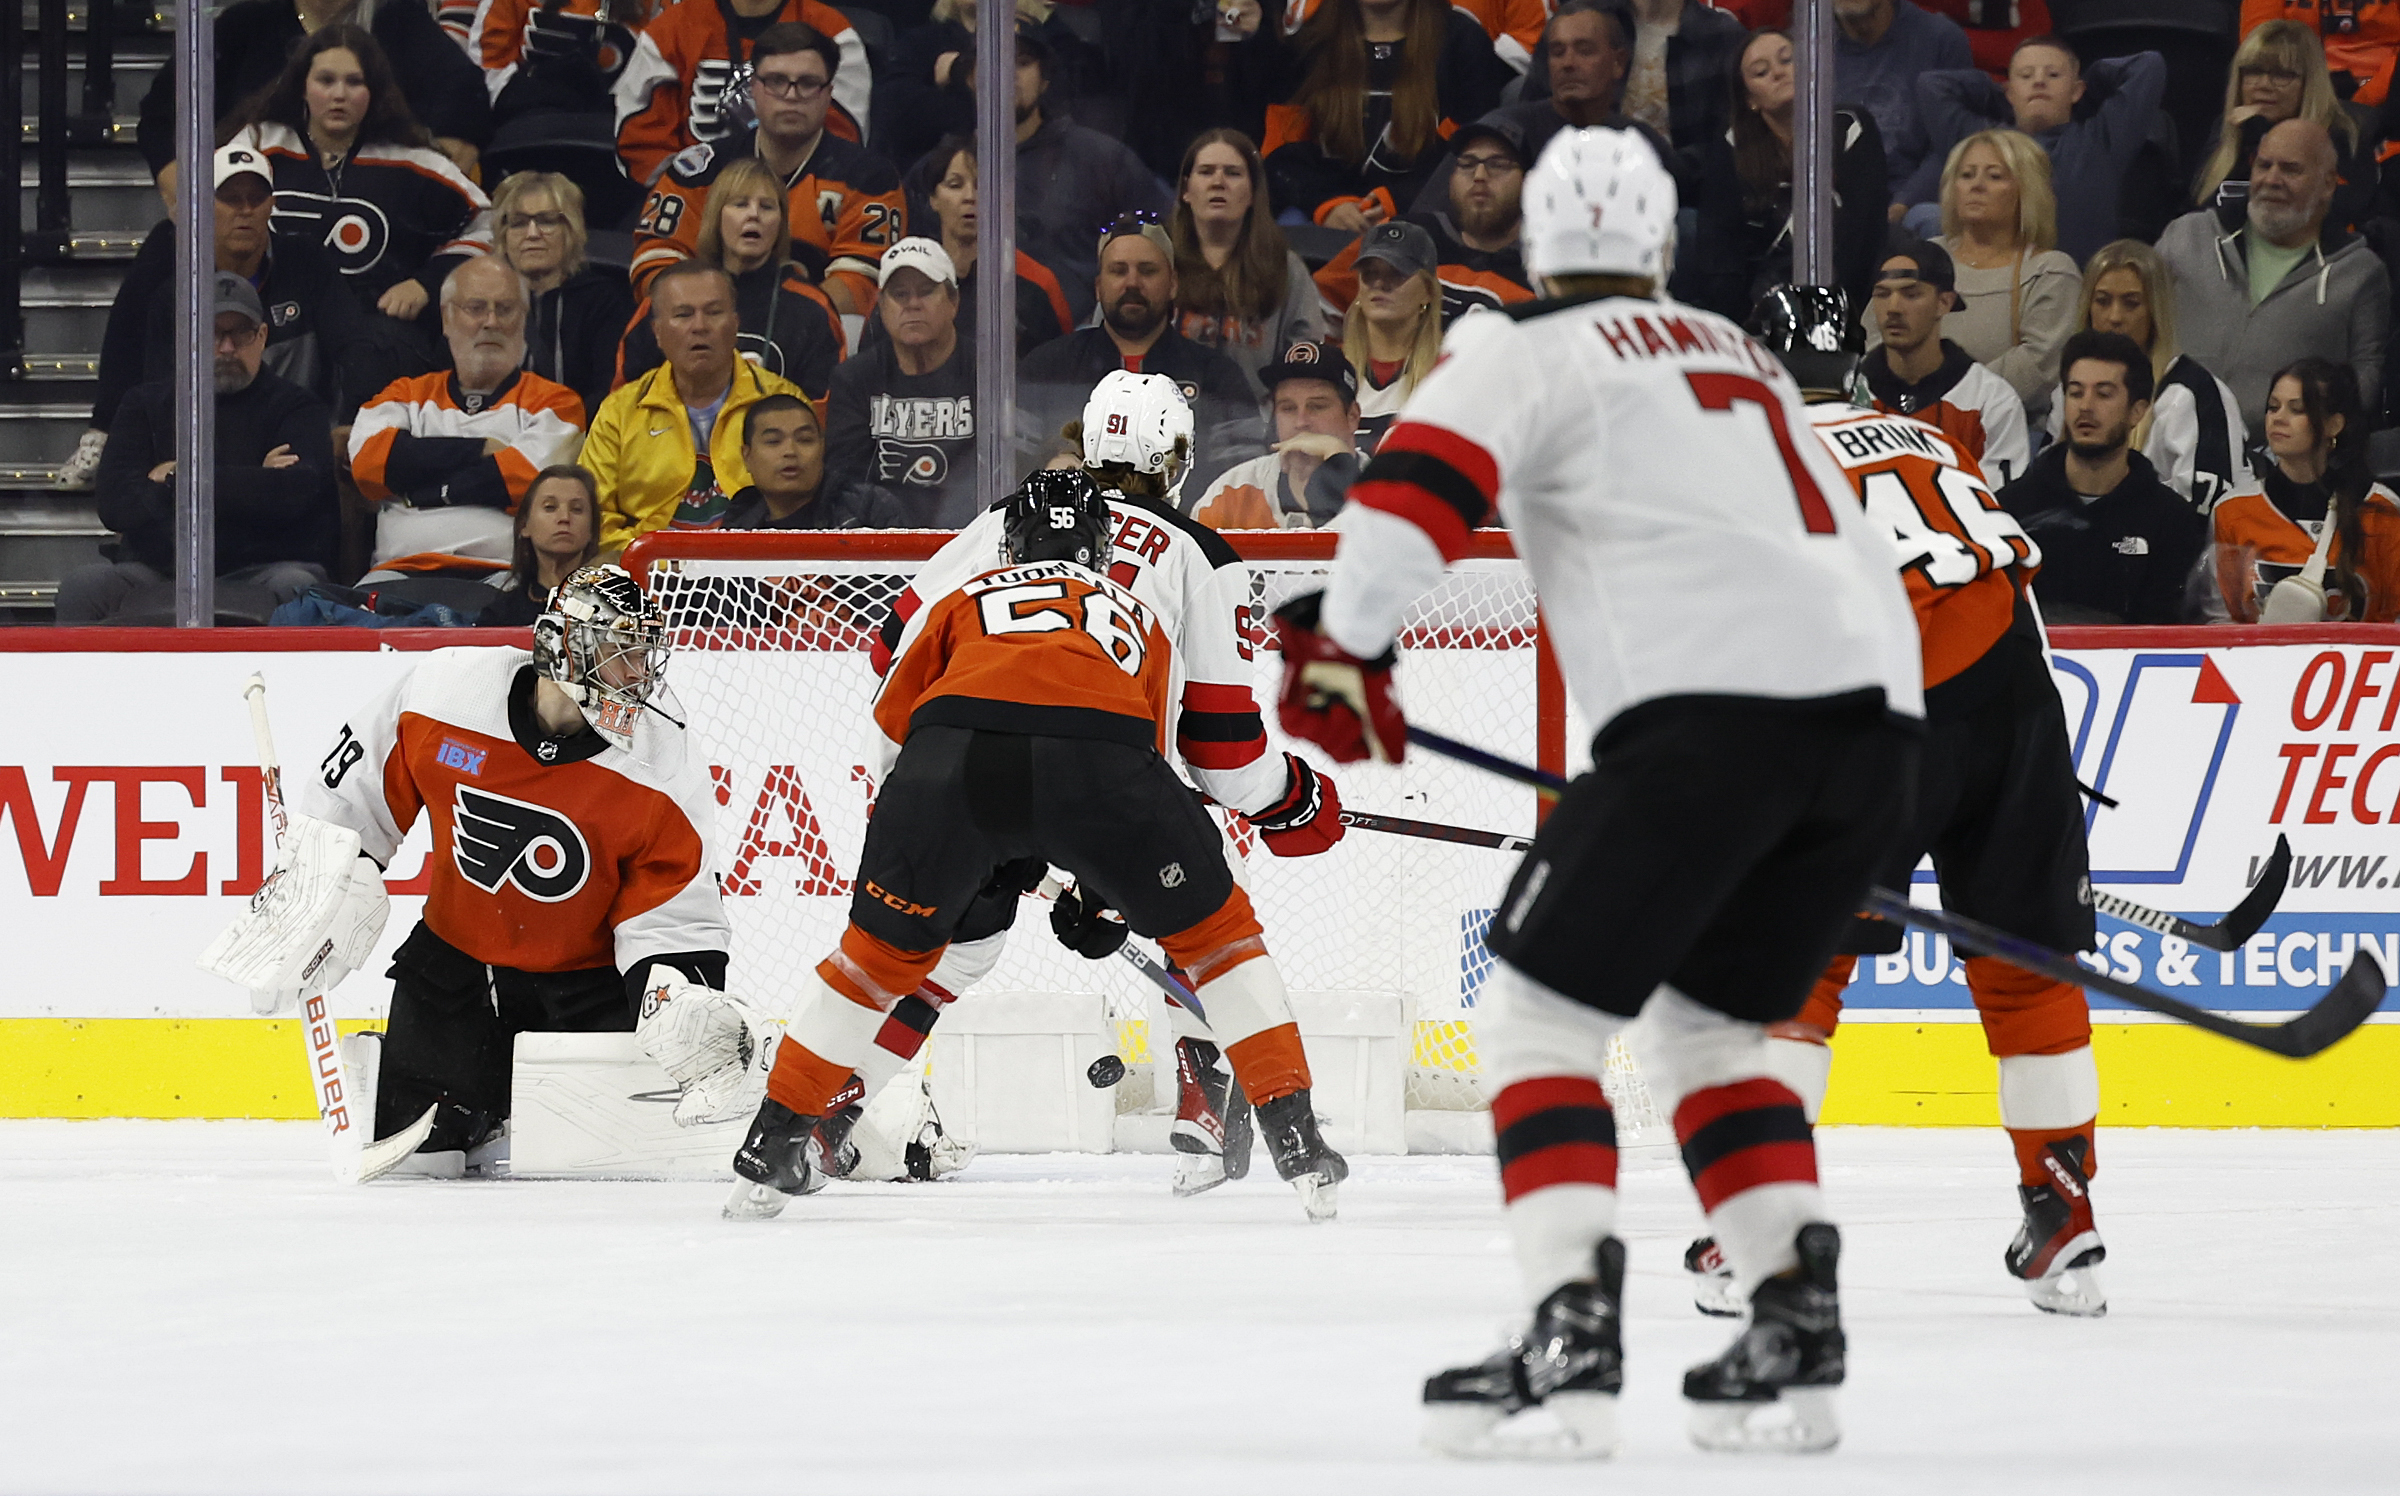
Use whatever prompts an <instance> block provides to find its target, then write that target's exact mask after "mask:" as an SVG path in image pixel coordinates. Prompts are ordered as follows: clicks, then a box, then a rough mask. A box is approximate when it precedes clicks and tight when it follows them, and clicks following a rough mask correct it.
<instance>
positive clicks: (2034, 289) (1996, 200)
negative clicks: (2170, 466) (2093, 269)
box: [1870, 130, 2083, 421]
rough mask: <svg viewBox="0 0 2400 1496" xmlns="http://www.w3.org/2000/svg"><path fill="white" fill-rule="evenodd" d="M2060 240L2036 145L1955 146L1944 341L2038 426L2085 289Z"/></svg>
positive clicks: (2009, 139)
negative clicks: (1953, 297)
mask: <svg viewBox="0 0 2400 1496" xmlns="http://www.w3.org/2000/svg"><path fill="white" fill-rule="evenodd" d="M2057 240H2058V203H2057V199H2055V198H2054V197H2052V196H2051V194H2050V158H2049V157H2047V156H2045V155H2043V154H2042V149H2041V147H2040V146H2037V145H2035V144H2034V143H2033V141H2032V140H2031V138H2029V137H2027V136H2025V135H2023V134H2020V133H2019V132H2017V131H2015V130H1986V131H1984V132H1983V133H1982V134H1980V135H1970V136H1968V137H1967V138H1966V139H1964V140H1962V141H1960V142H1959V143H1958V144H1957V145H1954V146H1952V147H1951V148H1950V159H1949V161H1948V163H1947V164H1946V165H1944V167H1943V168H1942V232H1941V235H1940V236H1939V237H1938V238H1936V239H1935V240H1933V242H1934V243H1935V244H1938V245H1940V246H1941V247H1942V248H1943V249H1944V250H1946V251H1948V253H1949V255H1950V263H1951V265H1952V266H1953V267H1954V270H1955V273H1956V275H1957V294H1958V304H1957V306H1956V307H1955V308H1954V309H1953V310H1952V311H1951V313H1950V315H1949V316H1948V317H1947V318H1945V319H1944V320H1943V322H1942V336H1943V337H1945V338H1947V339H1949V340H1950V341H1951V342H1954V343H1956V344H1958V346H1959V347H1961V348H1964V349H1965V350H1967V356H1968V357H1969V358H1972V359H1974V360H1975V361H1976V362H1977V363H1979V364H1982V365H1983V366H1984V367H1985V368H1988V369H1990V370H1991V371H1992V372H1993V373H1995V374H1997V375H1999V376H2000V377H2001V378H2002V379H2005V380H2007V381H2008V385H2009V388H2010V389H2013V390H2015V391H2016V392H2017V398H2018V399H2020V400H2022V401H2024V402H2025V413H2026V415H2027V417H2028V418H2029V419H2031V420H2036V421H2038V420H2040V419H2041V418H2042V416H2043V415H2044V414H2046V413H2047V412H2048V410H2049V408H2050V391H2051V390H2052V389H2054V388H2055V387H2056V386H2057V384H2058V350H2059V348H2060V347H2061V346H2062V345H2064V344H2065V342H2066V341H2067V334H2068V333H2069V332H2070V331H2071V330H2072V329H2073V328H2074V326H2075V301H2076V297H2077V296H2078V295H2079V294H2080V293H2081V290H2082V282H2083V277H2082V275H2081V274H2080V273H2079V272H2077V270H2076V268H2075V262H2074V261H2073V260H2070V259H2068V258H2067V257H2066V256H2065V255H2063V254H2060V253H2059V252H2058V250H2057V249H2056V248H2054V247H2053V246H2054V245H2055V244H2056V243H2057ZM1870 336H1871V334H1870Z"/></svg>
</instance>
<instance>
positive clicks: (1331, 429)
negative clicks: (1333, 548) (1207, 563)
mask: <svg viewBox="0 0 2400 1496" xmlns="http://www.w3.org/2000/svg"><path fill="white" fill-rule="evenodd" d="M1264 374H1265V378H1266V382H1267V398H1268V401H1269V403H1270V404H1271V405H1272V407H1273V409H1274V414H1275V445H1274V447H1273V448H1272V449H1270V450H1269V451H1268V453H1267V454H1266V455H1265V456H1264V457H1253V458H1251V459H1250V460H1249V461H1247V462H1237V463H1235V464H1234V465H1233V466H1232V467H1229V468H1227V469H1226V470H1225V472H1224V474H1223V475H1222V476H1221V477H1219V478H1218V479H1217V481H1216V482H1215V483H1214V484H1212V485H1210V487H1209V489H1208V491H1207V493H1206V494H1205V495H1204V496H1203V497H1202V498H1201V500H1200V502H1199V503H1198V504H1196V505H1194V506H1193V507H1192V517H1193V518H1194V519H1197V520H1198V521H1200V523H1202V524H1204V525H1206V526H1208V527H1209V528H1210V529H1212V530H1313V529H1316V528H1317V527H1319V526H1321V525H1323V524H1325V523H1327V522H1328V521H1330V520H1331V519H1332V518H1333V517H1334V516H1335V515H1336V514H1338V513H1340V512H1341V508H1342V504H1343V501H1344V500H1345V499H1346V498H1347V497H1348V495H1349V492H1350V485H1351V484H1352V483H1353V482H1355V481H1356V480H1357V478H1358V470H1359V466H1360V458H1359V455H1358V375H1357V374H1356V373H1355V372H1354V371H1353V370H1352V369H1351V367H1350V363H1349V360H1347V359H1345V358H1343V357H1342V350H1341V349H1339V348H1336V347H1334V346H1333V345H1332V344H1330V343H1294V344H1293V345H1292V346H1291V347H1290V348H1289V349H1287V350H1286V351H1285V352H1284V355H1283V357H1282V358H1281V359H1279V360H1277V361H1276V362H1274V363H1271V364H1269V365H1267V367H1266V369H1265V370H1264Z"/></svg>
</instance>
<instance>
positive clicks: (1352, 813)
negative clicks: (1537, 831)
mask: <svg viewBox="0 0 2400 1496" xmlns="http://www.w3.org/2000/svg"><path fill="white" fill-rule="evenodd" d="M1342 824H1343V825H1345V826H1356V827H1357V828H1358V829H1359V830H1361V831H1381V832H1383V833H1384V834H1386V835H1388V836H1419V837H1423V838H1425V839H1426V840H1427V841H1444V842H1457V843H1458V844H1460V845H1461V846H1467V847H1493V848H1497V849H1498V850H1500V851H1503V852H1528V851H1531V850H1532V849H1533V838H1532V837H1530V836H1510V835H1509V834H1508V833H1506V832H1504V831H1478V830H1476V829H1474V828H1473V827H1471V826H1445V825H1443V824H1442V823H1441V822H1439V821H1411V820H1405V819H1403V818H1402V817H1399V816H1386V815H1377V814H1375V813H1374V812H1373V811H1367V810H1345V811H1343V812H1342Z"/></svg>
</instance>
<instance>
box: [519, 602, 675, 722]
mask: <svg viewBox="0 0 2400 1496" xmlns="http://www.w3.org/2000/svg"><path fill="white" fill-rule="evenodd" d="M667 632H668V631H667V620H666V615H665V614H664V613H662V612H661V611H660V610H659V608H658V605H657V604H656V603H654V602H652V601H651V599H650V597H649V595H648V594H647V593H645V592H644V591H643V590H642V584H641V583H639V582H637V581H635V580H634V579H633V576H632V574H631V573H629V572H627V571H626V570H625V568H623V567H621V566H605V565H602V566H583V567H578V568H577V569H576V570H575V571H574V572H572V573H570V574H569V575H568V577H567V579H566V580H565V581H563V582H561V583H559V584H558V585H557V586H556V587H554V588H552V589H551V592H550V601H549V603H548V605H547V606H545V607H544V608H543V609H542V612H541V616H540V617H538V618H536V619H535V620H534V621H533V663H534V668H536V669H538V670H540V671H541V672H542V674H544V675H546V676H548V677H549V678H550V679H551V680H553V681H556V682H557V683H558V685H559V687H560V689H562V690H564V691H565V692H566V693H567V695H568V696H570V697H572V698H573V699H574V702H575V704H576V705H577V706H578V707H580V708H582V709H583V715H584V720H585V721H587V722H589V723H591V725H592V728H593V730H594V731H596V732H598V733H599V734H600V735H601V736H602V737H604V738H606V739H608V740H609V741H610V742H611V743H614V744H615V745H616V746H617V747H619V748H622V749H625V750H626V751H628V752H630V751H632V749H633V735H634V728H635V726H636V725H637V724H638V723H639V722H640V721H641V716H642V712H643V710H644V709H645V708H647V707H649V706H650V704H651V701H652V698H653V697H655V696H657V695H658V694H659V692H660V691H661V690H662V689H663V688H664V687H665V684H666V672H667V653H668V643H667Z"/></svg>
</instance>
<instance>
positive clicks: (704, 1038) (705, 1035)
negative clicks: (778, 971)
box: [633, 965, 783, 1127]
mask: <svg viewBox="0 0 2400 1496" xmlns="http://www.w3.org/2000/svg"><path fill="white" fill-rule="evenodd" d="M782 1036H783V1030H782V1028H781V1026H780V1025H778V1024H776V1023H775V1022H774V1021H772V1020H771V1019H769V1018H768V1017H767V1016H766V1015H765V1014H763V1013H761V1012H759V1011H758V1010H757V1009H756V1008H753V1007H751V1006H750V1005H749V1004H748V1003H746V1002H743V1001H742V1000H741V999H740V998H738V997H730V996H727V995H726V994H725V993H722V992H719V991H717V990H716V989H715V988H713V987H703V986H701V985H700V984H699V983H697V982H694V981H692V980H690V979H689V978H688V977H686V976H685V974H684V973H683V972H681V971H679V970H677V969H676V968H674V967H672V966H666V965H658V966H653V967H651V968H650V973H649V978H648V980H647V982H646V983H645V984H644V986H643V988H642V1007H641V1013H640V1016H639V1017H638V1018H636V1020H635V1022H634V1028H633V1042H634V1043H635V1044H636V1045H638V1046H639V1047H640V1048H641V1051H642V1053H644V1054H646V1055H648V1056H649V1057H650V1058H651V1059H653V1060H655V1061H657V1062H658V1068H659V1069H661V1070H664V1071H665V1072H667V1078H668V1079H669V1080H672V1081H673V1082H675V1087H676V1089H677V1090H679V1091H681V1092H682V1093H683V1095H682V1096H681V1097H680V1098H679V1099H678V1100H677V1101H676V1103H675V1125H676V1126H678V1127H697V1126H699V1125H700V1124H701V1123H703V1122H725V1121H730V1120H732V1119H734V1118H736V1117H746V1116H748V1115H749V1114H750V1113H752V1112H754V1111H756V1110H758V1104H759V1102H760V1101H761V1100H763V1099H764V1098H765V1096H766V1094H767V1073H768V1072H769V1071H770V1070H772V1069H773V1068H774V1065H775V1042H776V1041H777V1040H778V1039H780V1038H781V1037H782Z"/></svg>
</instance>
